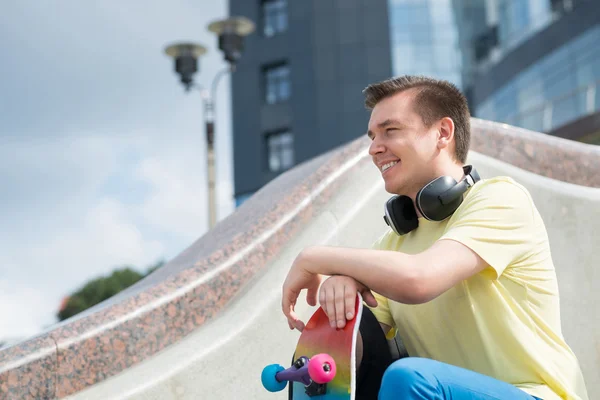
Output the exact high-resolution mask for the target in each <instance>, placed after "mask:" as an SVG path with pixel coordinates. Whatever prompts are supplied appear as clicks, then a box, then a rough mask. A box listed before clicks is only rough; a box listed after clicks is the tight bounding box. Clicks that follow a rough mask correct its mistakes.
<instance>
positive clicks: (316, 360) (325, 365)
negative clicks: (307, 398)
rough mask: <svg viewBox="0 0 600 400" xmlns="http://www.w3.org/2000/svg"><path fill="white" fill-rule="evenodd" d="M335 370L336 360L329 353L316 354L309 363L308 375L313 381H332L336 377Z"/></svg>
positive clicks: (321, 382) (320, 382)
mask: <svg viewBox="0 0 600 400" xmlns="http://www.w3.org/2000/svg"><path fill="white" fill-rule="evenodd" d="M335 372H336V368H335V361H333V358H332V357H331V356H330V355H329V354H323V353H322V354H316V355H315V356H314V357H312V358H311V359H310V361H309V363H308V375H309V376H310V379H312V381H313V382H316V383H319V384H323V383H327V382H330V381H332V380H333V378H335Z"/></svg>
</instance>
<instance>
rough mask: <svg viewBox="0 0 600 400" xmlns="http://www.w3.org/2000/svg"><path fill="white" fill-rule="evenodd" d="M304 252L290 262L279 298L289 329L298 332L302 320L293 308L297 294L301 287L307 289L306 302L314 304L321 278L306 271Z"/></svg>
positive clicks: (302, 326) (302, 325)
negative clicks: (280, 297) (290, 265)
mask: <svg viewBox="0 0 600 400" xmlns="http://www.w3.org/2000/svg"><path fill="white" fill-rule="evenodd" d="M304 254H305V253H304V252H302V253H300V255H298V257H296V260H295V261H294V263H293V264H292V267H291V268H290V271H289V272H288V275H287V278H286V279H285V282H284V283H283V295H282V299H281V307H282V309H283V314H284V315H285V316H286V318H287V320H288V325H289V327H290V329H294V328H296V329H298V330H299V331H300V332H302V330H303V329H304V322H302V321H301V320H300V319H299V318H298V315H296V312H295V310H294V307H295V306H296V301H297V300H298V296H300V292H301V291H302V290H303V289H307V293H306V302H307V303H308V304H309V305H311V306H316V305H317V291H318V290H319V285H320V284H321V282H322V280H323V277H322V276H321V275H319V274H314V273H312V272H310V271H308V269H307V268H306V267H305V266H304V265H303V264H304V263H305V262H306V260H305V256H304Z"/></svg>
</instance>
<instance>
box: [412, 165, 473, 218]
mask: <svg viewBox="0 0 600 400" xmlns="http://www.w3.org/2000/svg"><path fill="white" fill-rule="evenodd" d="M456 185H457V183H456V181H455V180H454V178H452V177H450V176H441V177H439V178H437V179H434V180H433V181H431V182H430V183H429V184H427V185H426V186H425V187H424V188H423V189H421V190H420V191H419V193H418V194H417V197H416V203H417V208H418V209H419V212H420V213H421V214H422V215H423V217H425V218H427V219H428V220H430V221H443V220H444V219H446V218H447V217H449V216H450V215H452V213H453V212H454V211H456V209H457V208H458V206H459V205H460V203H461V202H462V192H459V193H457V196H455V198H453V199H452V200H451V202H450V203H448V204H444V203H443V202H442V201H441V199H440V195H441V194H442V193H446V192H447V191H448V190H450V189H452V188H454V187H456Z"/></svg>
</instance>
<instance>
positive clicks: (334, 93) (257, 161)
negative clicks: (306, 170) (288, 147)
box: [230, 0, 391, 198]
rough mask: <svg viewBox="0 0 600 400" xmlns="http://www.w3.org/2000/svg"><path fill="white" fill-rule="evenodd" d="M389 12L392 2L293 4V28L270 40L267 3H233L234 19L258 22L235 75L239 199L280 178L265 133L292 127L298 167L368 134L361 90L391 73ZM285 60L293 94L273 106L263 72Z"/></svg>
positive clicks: (239, 0) (290, 22)
mask: <svg viewBox="0 0 600 400" xmlns="http://www.w3.org/2000/svg"><path fill="white" fill-rule="evenodd" d="M387 10H388V5H387V0H331V1H321V0H313V1H309V0H306V1H291V0H290V1H289V2H288V29H287V31H285V32H283V33H280V34H277V35H275V36H272V37H265V36H264V35H263V34H262V26H261V22H262V21H261V2H260V1H258V0H254V1H249V0H230V14H231V15H232V16H234V15H235V16H245V17H248V18H250V19H251V20H253V21H254V22H255V23H256V24H257V31H256V32H255V33H254V34H252V35H251V36H249V37H248V38H247V41H246V48H245V50H244V54H243V56H242V59H241V61H240V63H239V65H238V68H237V71H236V72H235V73H234V74H233V76H232V97H233V103H232V115H233V152H234V179H235V196H236V198H237V197H238V196H240V195H244V194H247V193H252V192H254V191H256V190H258V189H259V188H260V187H262V186H263V185H265V184H266V183H267V182H269V181H270V180H271V179H273V178H274V177H275V176H276V175H277V173H275V172H271V171H269V169H268V163H267V146H266V141H265V134H266V133H269V132H273V131H277V130H282V129H290V130H291V132H293V134H294V151H295V163H296V164H298V163H301V162H303V161H306V160H308V159H311V158H313V157H315V156H317V155H319V154H322V153H324V152H326V151H328V150H331V149H333V148H335V147H337V146H339V145H342V144H344V143H346V142H348V141H350V140H352V139H354V138H356V137H358V136H360V135H363V134H364V132H366V129H367V122H368V118H369V113H368V112H367V110H365V108H364V103H363V95H362V90H363V89H364V88H365V87H366V86H367V85H368V84H369V83H372V82H374V81H379V80H382V79H386V78H388V77H390V76H391V57H390V34H389V28H388V12H387ZM282 61H287V62H288V63H289V67H290V78H291V96H290V98H289V100H288V101H286V102H283V103H279V104H266V102H265V101H264V98H265V95H264V82H263V77H262V71H263V67H264V66H266V65H269V64H273V63H278V62H282Z"/></svg>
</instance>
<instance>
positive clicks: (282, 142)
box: [267, 131, 294, 172]
mask: <svg viewBox="0 0 600 400" xmlns="http://www.w3.org/2000/svg"><path fill="white" fill-rule="evenodd" d="M267 157H268V164H269V171H272V172H281V171H284V170H286V169H289V168H291V167H292V166H293V165H294V135H293V134H292V133H291V132H290V131H283V132H277V133H272V134H269V135H267Z"/></svg>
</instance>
